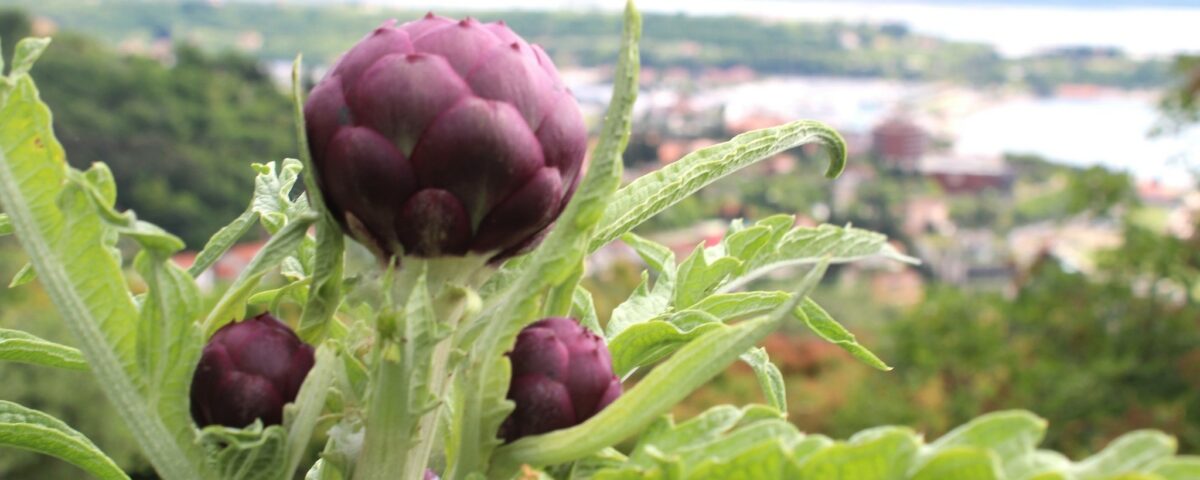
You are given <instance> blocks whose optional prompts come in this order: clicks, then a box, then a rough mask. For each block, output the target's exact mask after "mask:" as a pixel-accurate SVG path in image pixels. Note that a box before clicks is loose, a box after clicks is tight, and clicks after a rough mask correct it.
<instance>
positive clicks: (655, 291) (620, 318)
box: [605, 272, 673, 340]
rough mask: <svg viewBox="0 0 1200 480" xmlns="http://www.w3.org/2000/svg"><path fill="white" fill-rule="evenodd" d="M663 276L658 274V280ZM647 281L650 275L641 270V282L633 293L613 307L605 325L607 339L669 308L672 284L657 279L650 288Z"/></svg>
mask: <svg viewBox="0 0 1200 480" xmlns="http://www.w3.org/2000/svg"><path fill="white" fill-rule="evenodd" d="M663 278H664V277H662V276H659V279H660V280H662V279H663ZM649 283H650V276H649V275H648V274H646V273H645V272H642V282H641V283H639V284H638V286H637V288H635V289H634V290H633V294H631V295H630V296H629V298H627V299H626V300H625V301H624V302H621V304H620V305H617V307H616V308H614V309H613V311H612V315H610V316H609V319H608V324H607V325H605V336H606V337H608V339H609V340H612V339H614V338H616V337H617V336H618V335H620V334H621V332H623V331H625V330H626V329H628V328H629V327H631V326H634V325H637V324H639V323H643V322H646V321H648V320H650V319H652V318H654V317H657V316H658V315H660V314H663V313H665V312H666V311H667V310H668V309H669V308H670V306H671V292H672V291H673V285H671V284H669V283H667V282H665V281H659V282H655V284H654V287H653V288H651V287H650V286H649Z"/></svg>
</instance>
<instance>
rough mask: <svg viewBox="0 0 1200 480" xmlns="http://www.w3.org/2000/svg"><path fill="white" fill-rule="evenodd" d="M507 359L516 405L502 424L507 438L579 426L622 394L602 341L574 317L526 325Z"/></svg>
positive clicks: (510, 395)
mask: <svg viewBox="0 0 1200 480" xmlns="http://www.w3.org/2000/svg"><path fill="white" fill-rule="evenodd" d="M509 359H510V360H511V361H512V368H513V373H512V383H511V385H510V386H509V389H508V398H509V399H510V400H512V401H513V403H515V404H516V409H515V410H514V411H513V413H512V415H511V416H509V417H508V419H506V420H505V421H504V424H503V425H501V427H500V436H501V437H503V438H504V439H505V440H506V441H509V442H511V441H514V440H516V439H518V438H521V437H524V436H527V435H537V434H540V433H546V432H549V431H553V430H558V429H562V428H567V427H572V426H575V425H578V424H579V423H582V422H583V421H584V420H587V419H589V418H591V417H592V415H595V414H596V413H597V412H599V411H600V410H601V409H603V408H604V407H606V406H608V404H610V403H612V402H613V400H616V399H617V397H618V396H620V395H621V380H620V379H618V378H617V377H616V376H615V375H613V369H612V358H611V357H610V356H609V353H608V347H606V346H605V345H604V340H603V339H602V338H600V336H598V335H596V334H595V333H592V331H591V330H588V329H586V328H583V326H581V325H579V323H578V322H576V321H575V320H572V319H570V318H547V319H543V320H540V321H538V322H537V323H534V324H532V325H530V326H528V327H525V329H524V330H522V331H521V333H520V335H518V336H517V344H516V345H515V346H514V347H513V350H512V352H511V353H509Z"/></svg>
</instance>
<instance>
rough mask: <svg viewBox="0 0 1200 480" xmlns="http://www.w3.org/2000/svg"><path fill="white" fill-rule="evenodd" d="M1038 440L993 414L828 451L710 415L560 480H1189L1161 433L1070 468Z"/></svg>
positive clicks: (1035, 431) (750, 412)
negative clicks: (943, 429) (934, 433)
mask: <svg viewBox="0 0 1200 480" xmlns="http://www.w3.org/2000/svg"><path fill="white" fill-rule="evenodd" d="M1045 432H1046V421H1045V420H1042V419H1040V418H1038V417H1036V416H1034V415H1033V414H1030V413H1027V412H1023V411H1003V412H995V413H991V414H987V415H984V416H981V417H978V418H975V419H972V420H971V421H970V422H968V423H966V424H964V425H962V426H959V427H958V428H955V429H954V430H953V431H951V432H949V433H947V434H946V435H944V436H942V437H941V438H939V439H937V440H936V441H934V442H932V443H929V444H924V443H923V441H922V438H921V437H920V436H919V435H917V434H916V433H914V432H913V431H912V430H909V429H906V428H898V427H878V428H872V429H869V430H864V431H861V432H858V433H857V434H855V435H853V436H851V437H850V438H849V439H848V440H846V441H837V442H835V441H831V440H830V439H828V438H826V437H824V436H821V435H805V434H803V433H801V432H799V431H797V430H796V428H795V427H794V426H792V425H791V424H789V423H787V422H785V421H783V419H782V416H781V415H780V414H779V412H778V411H776V410H774V409H771V408H769V407H765V406H755V405H751V406H749V407H746V408H743V409H740V410H739V409H736V408H733V407H729V406H719V407H714V408H712V409H709V410H708V411H706V412H704V413H702V414H700V415H697V416H696V417H694V418H691V419H689V420H687V421H685V422H682V423H679V424H676V423H675V422H674V420H673V419H672V418H671V417H670V416H667V417H665V418H663V419H661V420H659V421H658V422H656V423H655V424H653V425H652V426H651V427H649V428H648V429H647V430H646V432H644V433H643V435H642V437H641V438H640V440H639V441H638V443H637V445H636V446H635V447H634V448H633V450H632V452H630V453H629V455H628V456H627V457H625V458H620V459H619V460H616V461H609V462H607V463H604V464H600V466H594V467H592V468H588V469H586V470H583V471H582V472H581V473H580V474H575V473H574V471H572V473H571V474H570V476H569V477H564V478H570V479H596V480H614V479H633V478H681V479H693V478H694V479H728V480H734V479H743V478H745V479H751V478H805V479H814V480H842V479H844V480H850V479H853V480H891V479H896V480H901V479H914V480H918V479H919V480H925V479H928V480H938V479H948V478H953V479H956V480H1033V479H1049V478H1061V479H1070V480H1102V479H1111V480H1117V479H1121V478H1134V477H1130V475H1145V476H1144V477H1136V478H1153V479H1162V480H1169V479H1176V478H1190V477H1186V476H1183V475H1189V474H1192V473H1194V472H1195V471H1196V470H1195V468H1196V464H1195V460H1194V459H1192V458H1190V457H1176V456H1174V455H1175V444H1174V442H1173V440H1172V439H1171V438H1170V437H1167V436H1165V435H1163V434H1161V433H1157V432H1149V431H1142V432H1134V433H1130V434H1127V435H1124V436H1122V437H1120V438H1118V439H1116V440H1114V441H1113V442H1111V443H1110V444H1109V445H1108V446H1107V447H1105V448H1104V449H1103V450H1102V451H1100V452H1099V453H1097V454H1095V455H1093V456H1091V457H1088V458H1085V459H1083V460H1081V461H1079V462H1077V463H1075V462H1071V461H1070V460H1067V459H1066V458H1064V457H1061V456H1058V455H1057V454H1054V453H1052V452H1047V451H1044V450H1037V445H1038V443H1040V442H1041V439H1042V436H1043V435H1044V434H1045ZM1050 459H1053V460H1050ZM581 462H594V460H584V461H581Z"/></svg>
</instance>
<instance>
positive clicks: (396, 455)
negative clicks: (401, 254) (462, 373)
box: [355, 257, 486, 480]
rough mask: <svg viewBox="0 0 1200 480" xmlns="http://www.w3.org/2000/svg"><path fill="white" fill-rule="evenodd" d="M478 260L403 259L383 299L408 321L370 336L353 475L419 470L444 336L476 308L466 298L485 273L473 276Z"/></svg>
mask: <svg viewBox="0 0 1200 480" xmlns="http://www.w3.org/2000/svg"><path fill="white" fill-rule="evenodd" d="M485 261H486V258H471V257H467V258H459V259H436V260H416V259H406V262H408V264H407V265H405V268H404V269H403V270H401V271H400V272H399V278H397V279H396V282H395V284H394V286H393V288H392V289H391V292H392V295H391V296H390V297H391V298H389V299H387V301H388V302H390V304H391V307H392V310H393V311H395V312H404V313H403V315H405V316H406V317H407V318H403V319H401V321H399V322H392V321H391V320H394V319H385V321H383V322H380V324H381V325H387V324H391V323H394V324H395V325H397V326H398V328H396V330H397V331H396V332H380V334H379V338H378V339H377V341H376V346H375V348H376V353H375V354H376V360H375V365H374V367H373V372H372V382H371V386H372V393H371V395H370V399H369V400H368V406H367V429H366V437H365V439H364V443H363V451H362V453H361V455H360V456H359V461H358V464H357V466H356V469H355V478H356V479H370V480H375V479H381V480H382V479H388V480H391V479H396V478H422V476H423V475H424V472H425V469H426V467H427V465H428V463H429V458H430V456H431V454H432V452H433V446H434V444H435V438H434V437H435V435H434V432H436V430H437V427H438V420H439V419H440V418H441V408H442V406H443V405H444V403H445V402H444V398H445V395H446V390H447V387H448V385H449V383H450V381H451V378H450V375H449V372H450V369H449V363H450V360H451V358H450V357H451V355H450V354H451V351H452V346H453V342H452V338H451V335H450V334H449V333H450V332H452V331H453V330H454V328H455V326H456V325H458V324H459V323H460V320H461V319H462V318H463V317H464V316H466V315H470V314H471V313H472V312H473V311H474V310H475V308H472V305H476V306H477V303H478V302H477V301H476V302H472V301H471V300H472V299H473V298H475V296H474V294H473V293H471V290H470V287H471V286H472V284H474V283H476V282H477V281H480V279H481V277H482V276H485V275H486V272H485V273H484V274H483V275H481V274H480V271H481V269H482V268H484V262H485ZM414 295H428V297H425V298H427V299H428V300H422V297H421V296H414ZM422 301H424V302H425V303H423V304H422V303H421V302H422ZM430 302H432V304H430ZM415 304H419V305H424V306H427V307H428V308H429V310H422V312H427V315H425V316H422V315H419V313H421V312H418V311H416V310H414V305H415ZM397 315H399V313H397ZM423 329H428V330H423ZM431 332H433V333H431ZM439 332H440V333H439ZM421 335H433V337H434V338H436V339H437V340H436V343H433V344H432V347H430V346H429V343H424V344H422V342H421V338H425V341H426V342H428V338H427V337H421ZM421 345H425V346H424V347H422V346H421ZM426 358H428V361H427V362H426V361H425V359H426ZM422 378H424V379H427V380H421V379H422ZM426 389H427V391H428V394H429V395H431V396H432V401H433V403H432V404H427V403H426V402H427V401H428V400H427V399H426V398H425V397H424V396H422V392H425V391H426Z"/></svg>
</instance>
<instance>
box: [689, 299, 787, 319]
mask: <svg viewBox="0 0 1200 480" xmlns="http://www.w3.org/2000/svg"><path fill="white" fill-rule="evenodd" d="M789 297H790V295H788V293H787V292H736V293H717V294H713V295H709V296H707V297H704V300H701V301H699V302H697V303H696V304H695V305H692V307H691V308H692V309H693V310H699V311H702V312H705V313H708V314H709V315H712V316H714V317H717V318H719V319H721V320H722V321H726V320H734V319H738V318H743V317H748V316H751V315H758V314H762V313H766V312H769V311H771V310H772V309H774V308H775V307H777V306H779V304H781V303H783V302H785V301H787V299H788V298H789Z"/></svg>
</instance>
